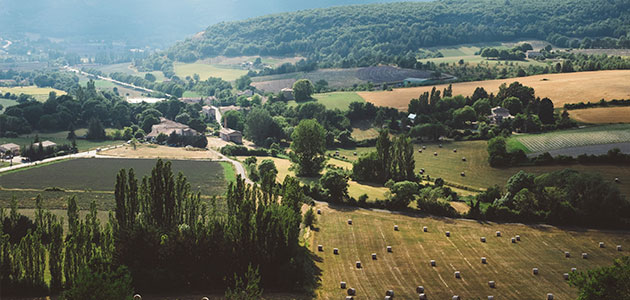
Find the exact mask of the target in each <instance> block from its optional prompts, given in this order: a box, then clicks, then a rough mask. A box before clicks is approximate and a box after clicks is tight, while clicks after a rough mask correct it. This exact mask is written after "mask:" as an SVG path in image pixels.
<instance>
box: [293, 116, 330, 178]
mask: <svg viewBox="0 0 630 300" xmlns="http://www.w3.org/2000/svg"><path fill="white" fill-rule="evenodd" d="M291 138H292V139H293V142H292V143H291V150H293V152H291V156H290V158H291V162H293V166H292V167H291V168H293V169H294V170H295V171H296V174H297V175H298V176H314V175H317V174H319V172H320V171H321V170H322V169H323V168H324V162H325V161H326V157H325V156H324V154H325V152H326V130H325V129H324V127H322V125H320V124H319V123H318V122H317V121H315V120H313V119H310V120H302V121H300V123H299V124H298V126H296V127H295V129H294V130H293V134H292V135H291Z"/></svg>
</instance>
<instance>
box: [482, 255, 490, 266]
mask: <svg viewBox="0 0 630 300" xmlns="http://www.w3.org/2000/svg"><path fill="white" fill-rule="evenodd" d="M481 263H482V264H484V265H485V264H487V263H488V260H487V259H486V258H485V257H482V258H481Z"/></svg>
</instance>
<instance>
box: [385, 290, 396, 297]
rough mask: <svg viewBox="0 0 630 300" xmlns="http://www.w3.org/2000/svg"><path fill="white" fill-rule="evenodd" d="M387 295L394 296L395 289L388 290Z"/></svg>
mask: <svg viewBox="0 0 630 300" xmlns="http://www.w3.org/2000/svg"><path fill="white" fill-rule="evenodd" d="M385 296H391V297H394V290H387V292H385Z"/></svg>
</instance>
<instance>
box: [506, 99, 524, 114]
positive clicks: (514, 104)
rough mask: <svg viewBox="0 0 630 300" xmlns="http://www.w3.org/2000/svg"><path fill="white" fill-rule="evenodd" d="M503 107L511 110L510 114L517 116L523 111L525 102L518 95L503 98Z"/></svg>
mask: <svg viewBox="0 0 630 300" xmlns="http://www.w3.org/2000/svg"><path fill="white" fill-rule="evenodd" d="M502 105H503V107H505V108H507V109H508V110H509V111H510V114H511V115H513V116H516V115H517V114H520V113H522V112H523V102H521V100H520V99H518V98H516V97H508V98H506V99H505V100H503V104H502Z"/></svg>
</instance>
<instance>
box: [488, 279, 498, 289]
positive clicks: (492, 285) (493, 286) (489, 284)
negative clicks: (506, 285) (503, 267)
mask: <svg viewBox="0 0 630 300" xmlns="http://www.w3.org/2000/svg"><path fill="white" fill-rule="evenodd" d="M488 286H489V287H490V288H495V287H496V286H497V284H496V283H495V282H494V281H492V280H491V281H488Z"/></svg>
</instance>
